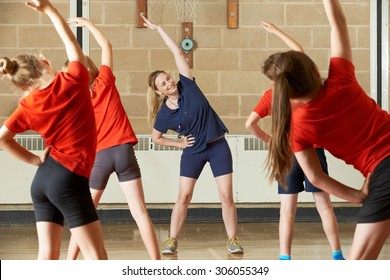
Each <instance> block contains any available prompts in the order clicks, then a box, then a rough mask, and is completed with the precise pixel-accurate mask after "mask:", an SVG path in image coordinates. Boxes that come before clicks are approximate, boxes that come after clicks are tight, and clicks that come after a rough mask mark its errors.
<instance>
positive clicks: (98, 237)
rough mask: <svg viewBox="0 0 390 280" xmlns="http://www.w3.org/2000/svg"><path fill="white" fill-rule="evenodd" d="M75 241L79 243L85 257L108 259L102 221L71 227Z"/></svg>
mask: <svg viewBox="0 0 390 280" xmlns="http://www.w3.org/2000/svg"><path fill="white" fill-rule="evenodd" d="M70 231H71V233H72V236H73V238H74V239H75V242H76V243H77V244H78V245H79V247H80V250H81V253H82V254H83V256H84V259H88V260H107V252H106V249H105V248H104V243H103V232H102V227H101V225H100V221H99V220H97V221H95V222H92V223H89V224H87V225H83V226H80V227H76V228H71V229H70Z"/></svg>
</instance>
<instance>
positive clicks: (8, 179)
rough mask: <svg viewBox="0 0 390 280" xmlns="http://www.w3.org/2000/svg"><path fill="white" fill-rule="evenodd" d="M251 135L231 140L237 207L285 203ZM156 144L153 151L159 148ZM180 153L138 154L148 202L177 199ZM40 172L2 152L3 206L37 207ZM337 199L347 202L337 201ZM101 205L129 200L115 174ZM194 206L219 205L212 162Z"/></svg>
mask: <svg viewBox="0 0 390 280" xmlns="http://www.w3.org/2000/svg"><path fill="white" fill-rule="evenodd" d="M144 137H148V136H144ZM248 137H250V136H244V135H243V136H231V135H230V136H227V140H228V143H229V146H230V148H231V151H232V155H233V162H234V166H233V167H234V174H233V186H234V197H235V201H236V202H237V203H274V202H279V199H278V195H277V186H276V183H274V184H272V185H270V184H269V183H268V179H267V178H266V176H265V171H264V161H265V158H266V154H267V151H266V150H245V149H244V140H245V138H248ZM139 138H142V136H141V137H140V136H139ZM151 146H152V147H153V144H151ZM36 153H40V151H37V152H36ZM180 155H181V152H180V151H177V150H170V151H169V150H162V151H158V150H154V149H151V150H136V156H137V158H138V162H139V164H140V167H141V172H142V177H143V184H144V192H145V199H146V202H147V203H158V204H161V203H174V202H175V201H176V197H177V192H178V180H179V162H180ZM326 155H327V160H328V165H329V172H330V174H331V176H333V177H334V178H336V179H338V180H340V181H341V182H343V183H345V184H347V185H349V186H351V187H354V188H360V187H361V186H362V184H363V180H364V178H363V176H362V175H361V174H360V173H359V172H358V171H356V170H355V169H353V168H352V167H351V166H347V165H346V164H345V163H344V162H342V161H340V160H338V159H335V158H334V157H333V156H331V155H330V154H329V153H327V154H326ZM35 171H36V167H34V166H30V165H28V164H25V163H23V162H20V161H18V160H16V159H14V158H12V157H11V156H10V155H9V154H7V153H5V152H4V151H0V178H1V180H0V204H25V203H31V198H30V184H31V181H32V178H33V176H34V174H35ZM299 201H301V202H312V201H313V198H312V196H311V194H306V193H302V194H301V195H300V196H299ZM332 201H342V200H340V199H337V198H332ZM101 202H102V203H125V202H126V201H125V199H124V197H123V195H122V192H121V190H120V187H119V184H118V181H117V178H116V175H115V174H113V175H112V176H111V178H110V180H109V183H108V186H107V189H106V191H105V193H104V195H103V197H102V199H101ZM192 202H193V203H218V202H219V198H218V194H217V189H216V184H215V181H214V178H213V176H212V173H211V170H210V167H209V165H208V164H207V165H206V166H205V168H204V170H203V172H202V174H201V176H200V178H199V181H198V183H197V185H196V187H195V192H194V196H193V200H192Z"/></svg>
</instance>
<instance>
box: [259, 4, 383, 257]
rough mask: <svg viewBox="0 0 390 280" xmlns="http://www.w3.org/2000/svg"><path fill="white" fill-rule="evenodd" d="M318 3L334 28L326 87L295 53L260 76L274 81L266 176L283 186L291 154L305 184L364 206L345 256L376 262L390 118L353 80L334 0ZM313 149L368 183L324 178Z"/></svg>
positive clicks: (276, 59) (268, 64) (276, 58)
mask: <svg viewBox="0 0 390 280" xmlns="http://www.w3.org/2000/svg"><path fill="white" fill-rule="evenodd" d="M323 3H324V7H325V11H326V15H327V17H328V20H329V22H330V26H331V60H330V67H329V74H328V78H327V80H326V81H325V83H324V84H322V81H321V77H320V75H319V72H318V70H317V67H316V65H315V64H314V62H313V61H312V60H311V59H310V58H309V57H308V56H307V55H305V54H303V53H300V52H294V51H290V52H285V53H277V54H274V55H271V56H270V57H269V58H268V59H267V60H266V61H265V63H264V67H263V72H264V74H266V75H267V76H268V77H271V79H272V80H273V81H274V85H273V105H272V139H271V145H270V152H269V155H268V162H267V164H268V167H269V173H270V176H271V178H272V179H276V180H278V181H279V182H280V183H282V184H284V179H285V178H286V176H287V174H288V172H289V169H290V167H291V157H292V152H294V155H295V157H296V159H297V160H298V163H299V164H300V166H301V167H302V169H303V171H304V172H305V174H306V176H307V177H308V179H309V181H310V182H312V183H313V184H314V185H316V186H317V187H318V188H320V189H323V190H324V191H326V192H328V193H330V194H333V195H335V196H337V197H340V198H342V199H345V200H347V201H349V202H352V203H357V204H360V203H363V206H362V208H361V210H360V213H359V215H358V218H357V225H356V229H355V236H354V240H353V243H352V247H351V251H350V255H349V259H376V258H378V256H379V254H380V251H381V249H382V247H383V244H384V243H385V242H386V239H387V238H388V236H389V234H390V144H389V143H390V116H389V113H388V112H385V111H384V110H382V109H381V108H380V107H379V106H378V105H377V104H376V103H375V101H374V100H372V99H371V98H370V97H369V96H367V94H366V93H365V92H364V91H363V90H362V88H361V87H360V86H359V84H358V82H357V81H356V77H355V69H354V66H353V64H352V49H351V43H350V38H349V35H348V26H347V24H346V19H345V16H344V13H343V10H342V8H341V5H340V3H339V1H336V0H324V1H323ZM290 102H292V103H293V104H294V111H293V113H292V109H291V104H290ZM290 136H291V137H290ZM290 138H291V140H292V142H291V146H290ZM316 146H317V147H318V146H319V147H324V148H326V149H327V150H328V151H329V152H330V153H332V154H333V155H334V156H335V157H338V158H340V159H342V160H344V161H345V162H346V163H347V164H352V165H353V166H354V167H355V168H356V169H357V170H359V171H360V172H361V173H362V174H363V175H364V176H365V177H366V178H367V179H366V181H365V183H364V184H363V187H362V188H361V189H360V190H358V189H355V188H351V187H348V186H346V185H343V184H342V183H340V182H338V181H336V180H334V179H333V178H331V177H329V176H328V175H327V174H325V173H324V172H323V171H322V169H321V165H320V163H319V160H318V157H317V155H316V154H315V151H314V147H316Z"/></svg>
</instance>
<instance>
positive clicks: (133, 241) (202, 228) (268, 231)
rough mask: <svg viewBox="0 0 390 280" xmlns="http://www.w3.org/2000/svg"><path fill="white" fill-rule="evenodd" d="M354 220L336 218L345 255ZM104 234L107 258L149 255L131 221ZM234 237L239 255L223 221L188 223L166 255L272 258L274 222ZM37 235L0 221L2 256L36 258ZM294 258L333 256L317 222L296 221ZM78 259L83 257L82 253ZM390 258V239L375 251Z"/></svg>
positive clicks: (160, 233) (245, 227) (162, 229)
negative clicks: (232, 248)
mask: <svg viewBox="0 0 390 280" xmlns="http://www.w3.org/2000/svg"><path fill="white" fill-rule="evenodd" d="M168 228H169V225H168V224H155V230H156V233H157V238H158V240H159V243H160V244H161V243H162V241H163V240H164V239H165V238H167V236H168ZM354 228H355V224H354V223H349V222H341V223H339V232H340V241H341V244H342V250H343V252H344V256H347V255H348V252H349V249H350V246H351V243H352V238H353V233H354ZM103 230H104V238H105V244H106V249H107V252H108V256H109V259H113V260H144V259H148V255H147V253H146V250H145V248H144V245H143V242H142V240H141V236H140V234H139V231H138V229H137V226H136V225H135V224H103ZM238 237H239V238H240V241H241V243H242V246H243V247H244V250H245V253H244V254H243V255H231V254H229V253H227V251H226V247H225V246H226V234H225V229H224V226H223V224H222V223H201V224H195V223H187V224H185V226H184V229H183V231H182V234H181V236H180V238H179V250H178V254H177V255H176V256H172V257H165V256H163V259H165V260H169V259H173V260H203V259H208V260H236V259H238V260H241V259H242V260H276V259H277V257H278V254H279V249H278V223H241V224H239V226H238ZM68 240H69V231H68V230H67V229H66V228H65V229H64V236H63V242H62V249H61V259H65V258H66V250H67V244H68ZM37 252H38V241H37V235H36V231H35V225H32V224H28V225H14V226H11V225H6V226H5V225H2V226H0V259H1V260H34V259H36V257H37ZM292 258H293V259H294V260H331V259H332V258H331V250H330V247H329V245H328V242H327V239H326V237H325V234H324V232H323V230H322V226H321V223H318V222H304V223H303V222H298V223H295V237H294V241H293V247H292ZM80 259H82V257H80ZM379 259H381V260H390V239H389V240H387V242H386V244H385V246H384V247H383V249H382V252H381V254H380V256H379Z"/></svg>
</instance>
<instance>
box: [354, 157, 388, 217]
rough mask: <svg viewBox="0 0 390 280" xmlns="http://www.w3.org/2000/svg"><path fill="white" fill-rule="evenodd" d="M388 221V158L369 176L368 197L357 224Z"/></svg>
mask: <svg viewBox="0 0 390 280" xmlns="http://www.w3.org/2000/svg"><path fill="white" fill-rule="evenodd" d="M387 219H390V156H389V157H387V158H385V159H384V160H382V161H381V162H380V163H379V164H378V165H377V167H375V169H374V172H372V174H371V179H370V185H369V191H368V196H367V198H366V200H365V201H364V203H363V206H362V208H361V209H360V212H359V215H358V218H357V222H358V223H376V222H381V221H384V220H387Z"/></svg>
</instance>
